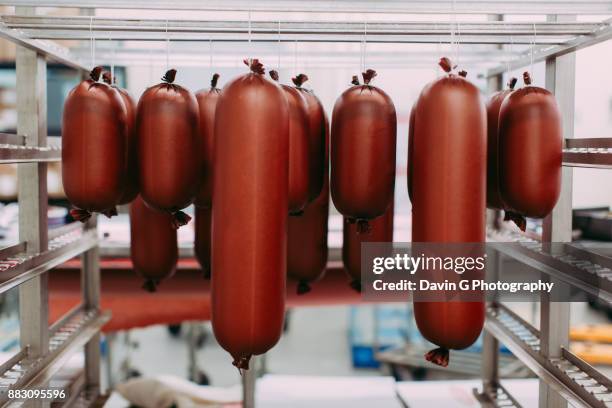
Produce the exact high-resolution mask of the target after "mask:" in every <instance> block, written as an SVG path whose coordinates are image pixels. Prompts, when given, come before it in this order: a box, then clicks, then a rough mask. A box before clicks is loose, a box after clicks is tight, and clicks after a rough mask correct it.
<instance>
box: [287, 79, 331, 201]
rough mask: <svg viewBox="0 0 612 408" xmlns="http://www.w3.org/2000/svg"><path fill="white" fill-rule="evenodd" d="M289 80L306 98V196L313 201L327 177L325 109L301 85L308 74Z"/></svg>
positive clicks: (312, 94)
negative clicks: (307, 177) (307, 159)
mask: <svg viewBox="0 0 612 408" xmlns="http://www.w3.org/2000/svg"><path fill="white" fill-rule="evenodd" d="M291 80H292V82H293V84H294V85H295V87H296V89H298V90H299V91H300V92H301V93H302V95H303V96H304V99H305V100H306V107H307V112H308V133H309V137H308V145H309V148H308V149H309V151H310V157H309V161H308V166H309V168H310V175H309V180H310V181H309V188H308V191H309V193H308V198H309V201H313V200H315V199H316V198H317V197H319V194H320V193H321V190H322V188H323V183H324V182H325V179H326V178H329V175H328V173H326V170H325V169H326V168H327V169H328V167H327V164H326V163H327V160H328V157H327V156H326V154H327V153H326V150H325V149H326V144H327V143H328V142H327V141H326V139H325V138H326V137H328V136H329V135H326V132H329V130H328V129H326V127H329V123H328V120H327V116H326V115H325V110H324V109H323V104H322V103H321V101H320V100H319V98H317V96H316V95H315V94H314V92H313V91H311V90H308V89H306V88H304V87H302V85H303V84H304V82H306V81H308V76H307V75H305V74H299V75H297V76H296V77H295V78H292V79H291ZM328 170H329V169H328ZM328 170H327V171H328ZM327 182H329V180H327Z"/></svg>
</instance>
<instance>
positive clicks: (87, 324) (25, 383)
mask: <svg viewBox="0 0 612 408" xmlns="http://www.w3.org/2000/svg"><path fill="white" fill-rule="evenodd" d="M109 319H110V313H107V312H105V313H100V312H99V311H95V310H92V311H85V310H82V311H81V312H80V313H77V314H75V315H74V316H73V317H72V318H71V319H70V320H69V321H67V322H66V323H65V325H63V326H62V327H60V328H59V329H58V330H57V331H56V332H55V333H54V334H53V335H52V336H51V337H50V339H49V352H48V353H47V354H46V355H44V356H43V357H41V358H37V359H34V360H32V359H28V358H27V357H26V358H24V359H22V360H20V361H18V362H17V363H16V364H15V365H14V366H13V368H12V369H9V370H7V372H6V373H5V375H3V376H2V377H0V390H2V391H8V390H9V389H34V388H38V387H44V386H45V385H46V384H47V383H48V381H49V380H51V379H52V377H53V375H54V374H55V373H57V371H58V370H59V369H61V368H62V366H64V364H65V363H66V361H67V360H68V359H69V358H70V357H71V356H72V355H73V354H74V353H75V352H77V351H79V350H81V349H82V348H83V346H85V344H87V342H89V340H90V339H91V338H92V337H93V336H95V335H96V334H97V333H99V331H100V329H101V328H102V326H103V325H104V324H105V323H106V322H108V321H109ZM7 401H8V396H7V393H6V392H2V393H0V404H4V403H6V402H7Z"/></svg>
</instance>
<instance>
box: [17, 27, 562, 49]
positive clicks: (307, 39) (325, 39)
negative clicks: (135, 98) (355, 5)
mask: <svg viewBox="0 0 612 408" xmlns="http://www.w3.org/2000/svg"><path fill="white" fill-rule="evenodd" d="M23 32H24V33H25V34H26V35H28V36H29V37H32V38H38V39H44V40H89V39H91V34H89V33H88V32H87V31H72V30H56V31H46V30H40V29H27V30H23ZM95 37H96V39H97V40H102V41H104V40H108V34H106V35H105V34H104V33H103V32H101V33H100V34H99V35H96V36H95ZM112 38H113V40H117V41H168V40H169V41H172V42H203V41H214V42H217V43H226V42H241V43H245V42H247V41H248V34H247V33H169V34H168V35H166V34H165V33H162V32H126V31H115V32H113V33H112ZM571 38H573V37H571V36H556V37H555V38H547V37H545V36H542V37H538V38H537V39H536V44H547V45H560V44H563V43H565V42H566V41H568V40H569V39H571ZM450 41H451V35H450V34H445V35H435V34H433V35H430V34H413V35H404V34H387V35H384V34H368V37H367V42H368V44H371V43H374V44H440V43H450ZM251 42H252V43H278V42H279V41H278V34H265V33H264V34H259V33H253V34H252V35H251ZM281 42H284V43H287V42H291V43H293V42H299V43H312V42H315V43H361V42H363V34H361V35H357V34H355V35H352V36H347V35H345V34H342V33H333V34H326V33H294V34H291V33H283V34H281ZM511 42H512V43H513V44H515V45H520V44H523V45H528V44H529V45H531V44H533V41H532V39H531V37H513V36H509V35H497V36H494V35H493V36H486V35H463V34H462V35H461V44H510V43H511Z"/></svg>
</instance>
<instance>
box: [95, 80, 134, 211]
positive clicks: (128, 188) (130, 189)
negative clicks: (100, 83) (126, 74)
mask: <svg viewBox="0 0 612 408" xmlns="http://www.w3.org/2000/svg"><path fill="white" fill-rule="evenodd" d="M102 78H103V80H104V82H105V83H107V84H108V85H110V86H111V87H113V88H114V89H116V90H117V92H119V95H121V99H122V100H123V104H124V105H125V113H126V118H127V128H128V132H127V134H128V147H127V170H126V175H125V187H124V190H123V194H122V195H121V198H120V199H119V202H118V204H128V203H131V202H132V201H133V200H134V199H135V198H136V196H137V195H138V162H137V152H136V149H137V147H138V146H137V142H136V132H135V129H134V122H135V121H136V102H135V101H134V98H132V97H131V95H130V94H129V93H128V91H126V90H125V89H123V88H120V87H118V86H117V85H116V84H115V79H116V78H111V73H110V72H108V71H105V72H104V73H103V74H102Z"/></svg>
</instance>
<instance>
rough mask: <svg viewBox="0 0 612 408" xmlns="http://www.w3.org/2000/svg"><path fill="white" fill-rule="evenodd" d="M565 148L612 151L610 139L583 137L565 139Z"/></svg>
mask: <svg viewBox="0 0 612 408" xmlns="http://www.w3.org/2000/svg"><path fill="white" fill-rule="evenodd" d="M565 147H566V148H568V149H574V148H606V149H612V137H585V138H570V139H565Z"/></svg>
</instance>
